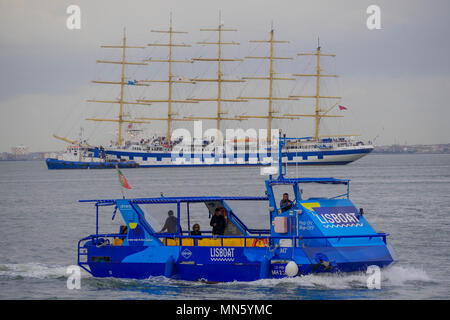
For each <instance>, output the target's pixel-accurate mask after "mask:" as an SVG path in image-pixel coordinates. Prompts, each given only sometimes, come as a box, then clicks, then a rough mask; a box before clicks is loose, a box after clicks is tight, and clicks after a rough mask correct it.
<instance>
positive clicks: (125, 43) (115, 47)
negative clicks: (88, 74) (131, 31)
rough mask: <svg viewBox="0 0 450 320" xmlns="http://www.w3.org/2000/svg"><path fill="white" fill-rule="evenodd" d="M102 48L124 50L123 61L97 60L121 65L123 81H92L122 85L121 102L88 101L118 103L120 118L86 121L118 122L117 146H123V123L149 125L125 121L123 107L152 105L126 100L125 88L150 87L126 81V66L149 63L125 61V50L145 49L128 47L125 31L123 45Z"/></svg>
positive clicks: (105, 101) (108, 101)
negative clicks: (126, 105)
mask: <svg viewBox="0 0 450 320" xmlns="http://www.w3.org/2000/svg"><path fill="white" fill-rule="evenodd" d="M101 48H113V49H122V60H121V61H107V60H97V63H111V64H120V65H121V66H122V71H121V80H120V82H119V81H98V80H97V81H92V82H94V83H101V84H119V85H120V98H119V100H88V102H100V103H117V104H119V117H118V119H98V118H87V119H86V120H91V121H105V122H116V123H117V124H118V133H117V145H118V146H121V145H122V142H123V138H122V124H123V123H148V122H146V121H136V120H128V119H125V118H126V117H127V115H125V114H124V112H123V106H124V105H125V104H138V105H146V106H148V105H151V104H149V103H142V102H132V101H125V100H124V86H126V85H133V86H148V85H147V84H142V83H136V81H127V82H126V81H125V65H147V63H143V62H130V61H126V60H125V49H144V48H145V47H139V46H127V37H126V33H125V29H124V30H123V42H122V45H119V46H101Z"/></svg>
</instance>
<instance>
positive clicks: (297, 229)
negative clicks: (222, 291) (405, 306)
mask: <svg viewBox="0 0 450 320" xmlns="http://www.w3.org/2000/svg"><path fill="white" fill-rule="evenodd" d="M289 139H290V138H285V137H281V136H280V137H279V153H281V148H282V146H283V145H284V144H285V143H286V141H287V140H289ZM280 159H281V157H280V156H279V161H278V162H279V163H278V170H279V176H278V178H276V179H272V176H270V178H269V179H268V180H266V181H265V186H266V196H264V197H223V196H217V197H213V196H205V197H164V196H161V197H160V198H137V199H125V198H123V199H106V200H80V202H92V203H94V204H95V207H96V213H97V223H96V233H95V234H92V235H90V236H88V237H85V238H83V239H81V240H80V241H79V242H78V264H79V266H80V267H82V268H83V269H85V270H86V271H87V272H89V273H90V274H92V275H93V276H94V277H117V278H136V279H145V278H148V277H151V276H165V277H168V278H173V279H180V280H192V281H208V282H227V281H254V280H258V279H266V278H283V277H288V276H290V277H293V276H300V275H305V274H309V273H319V272H352V271H365V270H366V269H367V267H368V266H370V265H376V266H379V267H385V266H388V265H390V264H391V263H393V262H394V261H395V260H396V258H395V253H394V251H393V249H392V247H391V246H390V245H389V244H388V243H387V241H386V237H387V234H385V233H377V232H376V231H375V230H374V229H373V228H372V227H371V226H370V224H369V223H368V222H367V220H366V219H365V217H364V216H363V211H362V209H360V210H357V209H356V207H355V206H354V204H353V203H352V202H351V201H350V199H349V192H350V191H349V182H350V180H346V179H335V178H287V177H285V176H284V175H285V173H286V168H285V167H283V165H282V162H281V160H280ZM306 184H322V185H324V184H325V185H343V186H344V187H343V188H344V189H346V192H345V193H344V194H341V195H338V196H335V197H332V198H309V199H303V198H302V191H301V189H300V188H299V187H300V186H304V185H306ZM278 186H284V187H286V186H288V187H289V186H290V187H292V191H293V193H292V194H293V195H294V198H293V199H292V202H291V205H290V206H289V207H287V208H279V206H277V203H276V201H275V194H276V193H275V192H274V189H273V188H274V187H275V188H277V187H278ZM227 201H233V202H234V203H236V202H238V203H239V201H268V204H269V210H268V215H269V216H270V225H269V226H268V227H269V228H268V229H266V230H263V229H249V228H248V227H247V226H246V225H245V224H244V223H243V222H242V221H241V220H240V219H239V218H238V217H237V216H236V214H235V213H234V211H233V209H232V208H231V207H230V206H229V205H228V204H227ZM193 203H204V204H205V205H206V207H207V208H208V210H209V212H210V213H214V211H215V209H216V208H224V209H225V211H226V216H227V227H226V229H225V232H224V235H212V234H211V233H210V232H209V233H208V232H204V231H202V235H200V236H193V235H190V234H189V231H185V230H191V225H190V224H191V220H190V215H189V206H190V204H193ZM144 204H154V205H160V204H171V205H172V206H175V205H176V208H177V212H176V215H177V218H178V219H177V221H178V225H177V232H176V233H170V234H169V233H158V230H155V229H154V227H152V225H150V224H149V222H148V221H147V220H146V219H145V216H144V212H143V210H142V209H141V208H140V207H139V206H140V205H144ZM104 206H111V207H114V215H115V213H116V211H117V210H119V211H120V213H121V215H122V218H123V220H124V222H125V223H126V227H125V226H122V227H121V233H116V234H100V233H99V232H98V228H99V223H98V215H99V208H101V207H104ZM182 206H183V207H184V206H185V207H186V210H185V211H184V210H183V212H186V215H187V229H185V227H186V226H184V225H183V228H182V226H181V225H180V220H181V217H180V215H181V211H182V210H181V208H182ZM184 221H186V219H185V220H184ZM182 230H183V231H182Z"/></svg>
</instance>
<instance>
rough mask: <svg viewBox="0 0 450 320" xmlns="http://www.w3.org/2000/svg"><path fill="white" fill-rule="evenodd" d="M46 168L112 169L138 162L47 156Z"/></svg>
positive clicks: (131, 165)
mask: <svg viewBox="0 0 450 320" xmlns="http://www.w3.org/2000/svg"><path fill="white" fill-rule="evenodd" d="M45 162H46V164H47V168H48V169H50V170H55V169H114V168H116V165H118V167H119V168H138V167H139V164H138V163H136V162H134V161H123V162H117V161H103V162H91V161H68V160H58V159H51V158H47V159H46V160H45Z"/></svg>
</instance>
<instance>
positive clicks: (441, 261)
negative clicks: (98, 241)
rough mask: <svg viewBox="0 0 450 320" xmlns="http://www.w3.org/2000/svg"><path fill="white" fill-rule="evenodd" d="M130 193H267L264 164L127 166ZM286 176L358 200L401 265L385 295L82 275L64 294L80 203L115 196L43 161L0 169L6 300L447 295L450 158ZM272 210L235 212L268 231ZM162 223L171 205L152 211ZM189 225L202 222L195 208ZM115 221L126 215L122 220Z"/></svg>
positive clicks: (399, 158) (104, 216)
mask: <svg viewBox="0 0 450 320" xmlns="http://www.w3.org/2000/svg"><path fill="white" fill-rule="evenodd" d="M122 171H123V173H124V175H125V177H126V178H127V180H128V182H129V183H130V185H131V187H132V189H131V190H127V191H126V196H127V197H156V196H160V194H161V193H163V194H164V195H165V196H193V195H249V196H261V195H264V183H263V182H264V179H265V177H264V176H261V175H260V171H259V169H258V168H171V169H161V168H157V169H124V170H122ZM288 173H289V175H291V176H293V175H298V176H303V177H327V176H328V177H329V176H333V177H336V178H349V179H351V180H352V183H351V199H352V201H353V202H354V203H355V205H356V206H357V207H358V208H359V207H362V208H364V212H365V217H366V219H368V221H369V222H370V223H371V225H372V226H373V227H374V228H375V230H376V231H378V232H386V233H389V237H388V241H390V243H391V244H392V246H393V247H394V249H395V250H396V252H397V255H398V257H399V261H398V262H397V263H396V264H395V265H393V266H390V267H388V268H386V269H382V270H381V289H369V288H368V287H367V278H368V275H367V274H366V273H365V272H361V273H352V274H320V275H308V276H301V277H296V278H289V279H284V280H260V281H255V282H244V283H243V282H241V283H239V282H235V283H226V284H206V283H196V282H186V281H177V280H170V279H166V278H164V277H157V278H150V279H146V280H120V279H113V278H105V279H96V278H93V277H92V276H90V275H89V274H88V273H86V272H84V271H83V272H82V274H81V287H80V289H73V290H69V289H68V288H67V276H68V274H67V273H66V271H67V267H69V266H71V265H75V264H76V261H77V256H76V254H77V250H76V249H77V242H78V240H79V239H81V238H83V237H85V236H87V235H89V234H92V233H95V210H94V206H93V205H91V204H85V203H79V202H78V200H80V199H102V198H105V199H111V198H120V197H122V195H121V190H120V187H119V182H118V177H117V173H116V171H115V170H74V171H69V170H47V168H46V166H45V163H44V162H43V161H22V162H21V161H17V162H13V161H11V162H9V161H8V162H6V161H2V162H0V218H1V220H0V299H89V300H95V299H152V300H155V299H163V300H164V299H195V300H197V299H201V300H206V299H214V300H216V299H221V300H224V299H225V300H226V299H251V300H253V299H254V300H260V299H264V300H265V299H277V300H294V299H449V298H450V277H449V276H448V272H449V271H450V249H449V248H450V155H381V154H371V155H369V156H366V157H364V158H362V159H360V160H358V161H356V162H355V163H352V164H349V165H345V166H324V167H302V168H295V167H291V168H289V169H288ZM264 205H265V206H266V207H264V206H263V207H261V205H259V206H260V207H255V208H252V207H251V205H249V204H243V207H242V208H239V207H236V206H239V204H238V203H235V204H232V206H233V208H237V209H236V210H235V211H236V212H237V213H238V214H239V216H240V217H241V218H242V219H243V221H244V222H245V223H246V224H247V225H248V226H250V227H266V228H268V225H265V224H267V223H268V218H267V215H268V211H267V205H266V204H264ZM112 210H113V209H112V208H111V207H108V208H103V209H102V210H101V212H100V223H101V225H100V231H101V232H118V226H119V225H120V221H118V220H120V218H119V217H116V218H115V220H114V221H113V220H112V213H113V212H112ZM145 210H146V216H147V214H148V215H149V219H153V220H154V221H155V224H158V223H161V221H163V220H164V218H165V217H166V215H167V208H166V207H149V208H147V207H146V208H145ZM191 214H192V215H193V220H195V221H198V222H199V223H201V222H204V221H207V220H208V217H207V213H205V209H204V208H201V207H198V208H194V210H193V212H191ZM118 216H119V214H118Z"/></svg>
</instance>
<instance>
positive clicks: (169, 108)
mask: <svg viewBox="0 0 450 320" xmlns="http://www.w3.org/2000/svg"><path fill="white" fill-rule="evenodd" d="M151 32H156V33H168V34H169V42H168V43H149V44H148V46H150V47H168V48H169V58H168V59H167V60H156V59H148V60H144V61H146V62H165V63H168V64H169V73H168V79H167V80H143V81H142V82H159V83H167V84H168V98H167V100H138V101H139V102H152V103H160V102H164V103H165V102H167V118H147V117H142V118H139V119H142V120H162V121H167V139H168V140H169V141H170V137H171V131H172V121H177V120H178V119H176V118H173V115H176V113H173V112H172V104H173V103H197V102H196V101H192V100H175V99H173V98H172V92H173V84H176V83H191V84H194V82H193V81H185V80H174V74H173V71H172V63H192V60H174V59H172V57H173V49H172V48H173V47H190V45H188V44H184V43H180V44H177V43H173V35H174V34H186V33H187V32H184V31H175V30H173V27H172V14H170V24H169V30H151Z"/></svg>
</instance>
